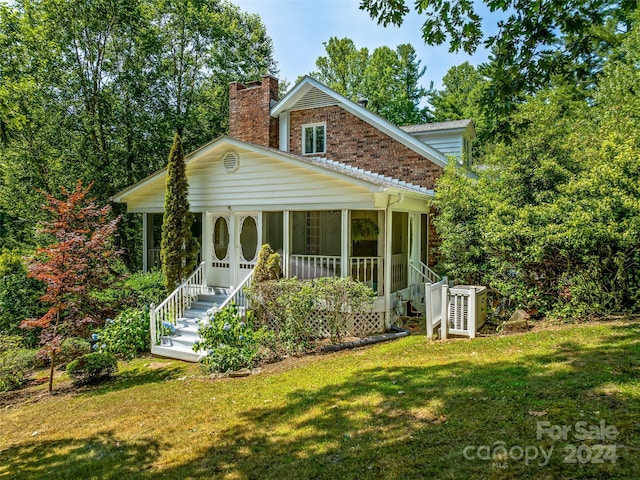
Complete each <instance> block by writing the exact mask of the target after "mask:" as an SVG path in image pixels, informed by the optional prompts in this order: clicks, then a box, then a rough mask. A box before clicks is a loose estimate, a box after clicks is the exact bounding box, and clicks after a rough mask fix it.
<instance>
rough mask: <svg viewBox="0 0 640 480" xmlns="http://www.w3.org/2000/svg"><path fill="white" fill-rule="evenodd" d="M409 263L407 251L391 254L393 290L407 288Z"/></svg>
mask: <svg viewBox="0 0 640 480" xmlns="http://www.w3.org/2000/svg"><path fill="white" fill-rule="evenodd" d="M407 264H408V261H407V255H406V254H405V253H399V254H397V255H392V256H391V292H397V291H398V290H402V289H403V288H407V273H408V272H407Z"/></svg>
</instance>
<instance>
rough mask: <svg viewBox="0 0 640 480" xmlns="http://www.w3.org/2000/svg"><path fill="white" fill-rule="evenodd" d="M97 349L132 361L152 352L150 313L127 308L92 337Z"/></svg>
mask: <svg viewBox="0 0 640 480" xmlns="http://www.w3.org/2000/svg"><path fill="white" fill-rule="evenodd" d="M92 340H93V341H94V342H95V344H94V345H96V349H97V350H99V351H100V352H106V353H112V354H114V355H117V356H118V357H120V358H125V359H131V358H134V357H136V356H138V355H140V354H143V353H146V352H148V351H149V350H150V341H149V311H148V309H144V308H127V309H126V310H124V311H122V312H121V313H120V314H119V315H118V316H117V317H116V318H114V319H113V320H111V319H107V321H106V323H105V325H104V327H103V328H102V329H100V330H96V332H95V333H94V335H93V336H92Z"/></svg>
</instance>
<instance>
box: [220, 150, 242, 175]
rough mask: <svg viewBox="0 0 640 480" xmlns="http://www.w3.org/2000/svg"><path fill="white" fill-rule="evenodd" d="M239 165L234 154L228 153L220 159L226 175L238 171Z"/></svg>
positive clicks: (236, 155)
mask: <svg viewBox="0 0 640 480" xmlns="http://www.w3.org/2000/svg"><path fill="white" fill-rule="evenodd" d="M239 164H240V161H239V157H238V154H237V153H235V152H229V153H227V154H225V156H224V157H223V158H222V165H223V166H224V169H225V170H226V171H227V173H233V172H235V171H236V170H238V166H239Z"/></svg>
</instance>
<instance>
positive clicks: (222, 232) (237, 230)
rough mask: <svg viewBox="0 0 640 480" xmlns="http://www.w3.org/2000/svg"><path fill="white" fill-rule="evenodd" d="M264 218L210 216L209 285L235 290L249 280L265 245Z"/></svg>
mask: <svg viewBox="0 0 640 480" xmlns="http://www.w3.org/2000/svg"><path fill="white" fill-rule="evenodd" d="M261 217H262V215H261V214H260V213H258V212H249V213H245V212H242V213H210V214H208V215H207V221H208V223H209V228H211V232H212V233H211V236H210V240H209V241H210V242H211V248H210V250H209V252H210V254H209V255H210V258H211V264H210V266H208V268H207V284H208V285H210V286H215V287H231V288H234V287H235V286H237V285H239V284H240V283H241V282H242V281H243V280H244V279H245V278H247V275H249V273H250V272H251V270H253V268H254V267H255V266H256V261H257V260H258V253H259V252H260V247H261V246H262V226H261V223H262V218H261Z"/></svg>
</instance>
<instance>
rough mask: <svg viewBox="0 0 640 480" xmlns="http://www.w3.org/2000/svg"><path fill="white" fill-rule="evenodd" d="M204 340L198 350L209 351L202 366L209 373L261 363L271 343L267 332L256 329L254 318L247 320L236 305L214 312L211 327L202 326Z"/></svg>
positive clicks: (195, 347) (196, 345) (210, 321)
mask: <svg viewBox="0 0 640 480" xmlns="http://www.w3.org/2000/svg"><path fill="white" fill-rule="evenodd" d="M199 333H200V341H199V342H197V343H196V344H195V345H194V346H193V349H194V351H196V352H197V351H200V350H207V356H206V357H205V358H203V359H202V361H201V363H202V365H203V368H204V369H205V371H208V372H228V371H235V370H240V369H242V368H250V367H253V366H255V365H256V364H257V363H258V361H259V360H260V356H259V351H260V347H261V345H263V344H267V343H268V342H269V340H270V335H269V333H268V332H267V331H266V330H265V329H264V328H261V329H258V330H255V329H254V327H253V321H252V316H251V315H250V314H249V315H247V318H243V317H242V316H241V315H240V314H239V313H238V308H237V307H236V306H235V305H231V306H229V307H226V308H224V309H222V310H220V311H218V312H215V313H213V315H212V316H211V318H210V320H209V324H208V325H204V326H202V327H200V330H199Z"/></svg>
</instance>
